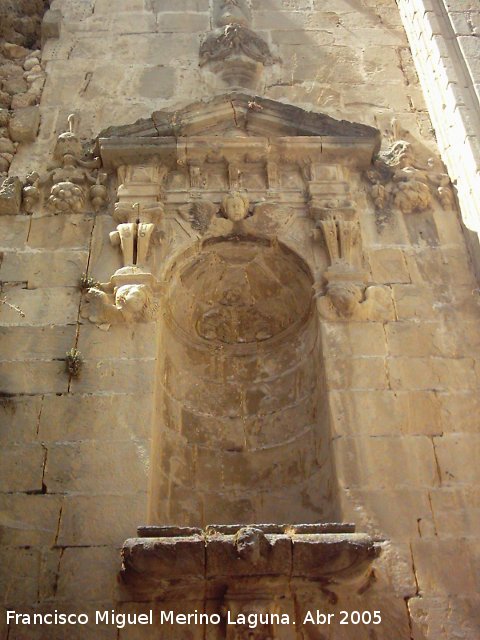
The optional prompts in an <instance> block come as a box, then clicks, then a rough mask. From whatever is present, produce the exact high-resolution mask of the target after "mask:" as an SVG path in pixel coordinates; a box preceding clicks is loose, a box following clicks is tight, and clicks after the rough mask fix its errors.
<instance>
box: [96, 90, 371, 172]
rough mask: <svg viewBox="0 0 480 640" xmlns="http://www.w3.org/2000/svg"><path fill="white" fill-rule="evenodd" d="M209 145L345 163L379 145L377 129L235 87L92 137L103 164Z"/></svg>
mask: <svg viewBox="0 0 480 640" xmlns="http://www.w3.org/2000/svg"><path fill="white" fill-rule="evenodd" d="M186 140H188V144H187V141H186ZM212 147H213V148H214V149H220V148H221V152H222V153H223V155H224V157H225V160H227V161H229V160H231V159H232V157H236V156H238V153H239V152H240V153H241V152H242V150H244V151H245V152H247V151H248V153H254V155H255V156H256V157H257V158H258V159H259V160H260V159H262V158H263V157H265V159H267V157H269V156H271V155H272V153H275V154H276V155H277V156H278V158H279V159H286V160H288V159H292V157H293V156H296V158H297V159H298V158H299V157H300V155H301V154H302V153H303V154H306V156H305V160H306V161H308V160H311V159H316V160H318V159H319V158H318V156H319V155H322V154H323V157H324V159H328V160H331V157H330V156H332V154H333V155H335V154H336V155H337V156H338V155H340V156H343V157H344V158H345V159H348V163H349V164H355V165H357V166H361V167H366V166H368V165H369V164H370V162H371V160H372V157H373V155H374V154H375V153H376V152H378V150H379V147H380V132H379V131H378V130H377V129H375V128H373V127H370V126H367V125H363V124H358V123H353V122H349V121H346V120H336V119H334V118H332V117H331V116H328V115H326V114H323V113H319V112H314V111H306V110H304V109H301V108H300V107H296V106H293V105H290V104H285V103H282V102H277V101H274V100H270V99H267V98H260V97H256V96H255V97H253V96H251V95H247V94H245V93H237V92H235V93H229V94H225V95H222V96H216V97H215V98H212V99H210V100H205V101H200V102H196V103H193V104H190V105H188V106H186V107H184V108H181V109H178V110H176V111H157V112H154V113H153V114H152V116H151V117H150V118H147V119H143V120H138V121H137V122H135V123H134V124H131V125H123V126H118V127H110V128H109V129H107V130H105V131H103V132H102V133H101V134H100V136H99V137H98V148H99V153H100V155H101V156H102V160H103V164H104V166H105V167H107V168H115V167H118V166H119V165H121V164H131V163H134V162H135V163H138V162H151V161H152V159H154V158H158V161H159V162H162V163H163V164H166V165H168V166H172V163H175V164H176V163H178V161H180V162H181V161H182V160H183V161H186V162H202V161H205V159H206V156H207V155H208V153H207V151H208V152H211V150H212ZM292 154H293V155H292ZM220 155H221V154H220ZM327 156H329V157H328V158H327Z"/></svg>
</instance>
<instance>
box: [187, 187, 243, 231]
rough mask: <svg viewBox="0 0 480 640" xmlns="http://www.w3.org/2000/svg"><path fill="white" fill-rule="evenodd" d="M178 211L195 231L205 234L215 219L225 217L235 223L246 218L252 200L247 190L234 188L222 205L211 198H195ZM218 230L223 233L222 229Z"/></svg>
mask: <svg viewBox="0 0 480 640" xmlns="http://www.w3.org/2000/svg"><path fill="white" fill-rule="evenodd" d="M178 211H179V213H180V215H181V217H182V218H183V219H184V220H186V221H187V222H188V223H189V224H190V225H191V226H192V228H193V229H195V231H199V232H200V233H201V234H202V235H203V234H205V233H206V232H207V231H208V230H209V229H210V227H211V224H212V222H213V220H214V219H217V220H218V219H219V218H220V219H221V218H223V219H224V220H229V221H230V222H232V223H233V224H234V225H235V224H236V223H239V222H241V221H242V220H245V218H247V217H248V216H249V215H250V200H249V198H248V196H247V194H246V193H245V192H240V191H235V190H232V191H230V192H229V193H228V194H227V195H226V196H225V197H224V198H223V199H222V202H221V204H220V205H218V204H215V203H214V202H211V201H210V200H193V202H191V203H190V204H188V205H186V206H185V207H180V208H179V210H178ZM228 230H229V229H228ZM228 230H227V229H225V230H224V231H225V232H226V231H228ZM218 231H220V233H221V229H218Z"/></svg>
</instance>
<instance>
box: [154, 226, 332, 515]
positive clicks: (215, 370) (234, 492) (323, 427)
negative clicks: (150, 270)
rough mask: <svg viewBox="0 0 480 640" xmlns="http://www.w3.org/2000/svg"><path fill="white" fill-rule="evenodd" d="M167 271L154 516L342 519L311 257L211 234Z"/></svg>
mask: <svg viewBox="0 0 480 640" xmlns="http://www.w3.org/2000/svg"><path fill="white" fill-rule="evenodd" d="M166 280H167V290H166V297H165V304H164V314H163V318H162V321H161V322H160V323H159V324H160V327H159V330H160V331H161V335H160V340H159V349H160V350H159V354H158V370H157V386H156V400H155V402H156V413H155V423H154V442H153V455H152V473H151V487H150V507H149V520H150V524H153V525H166V524H171V525H178V526H204V525H206V524H209V523H212V522H215V523H218V524H222V523H239V522H241V523H243V522H245V523H247V522H276V523H282V522H285V523H288V522H305V523H308V522H326V521H334V520H335V519H338V513H337V508H336V502H337V501H336V486H335V483H334V471H333V463H332V455H331V451H330V445H331V436H330V428H329V423H328V415H327V410H326V401H325V388H324V375H323V366H322V353H321V344H320V339H319V331H318V320H317V314H316V312H315V305H314V299H313V289H312V282H313V280H312V275H311V273H310V270H309V268H308V266H307V265H306V263H305V262H304V261H303V260H302V259H301V258H300V257H299V256H298V255H297V254H295V253H294V252H293V251H291V250H290V249H289V248H287V247H286V246H284V245H282V244H281V243H279V242H277V241H271V240H267V239H260V238H256V237H248V236H245V237H243V236H232V237H223V238H210V239H209V240H206V241H204V242H203V243H201V244H199V245H196V246H195V247H192V248H191V249H189V250H188V251H187V252H185V253H184V254H183V255H182V256H181V257H180V258H178V259H177V260H176V261H175V264H173V265H172V266H171V267H170V269H169V272H168V274H167V278H166Z"/></svg>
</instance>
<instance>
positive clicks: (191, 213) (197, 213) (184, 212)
mask: <svg viewBox="0 0 480 640" xmlns="http://www.w3.org/2000/svg"><path fill="white" fill-rule="evenodd" d="M218 211H219V207H218V205H217V204H215V203H214V202H211V201H210V200H194V201H193V202H192V203H191V204H189V205H187V206H186V207H180V209H179V213H180V215H181V216H182V218H183V219H184V220H186V221H187V222H188V223H190V224H191V226H192V229H195V231H199V232H200V233H201V234H204V233H206V231H207V230H208V228H209V226H210V223H211V221H212V219H213V217H214V216H215V215H216V214H217V213H218Z"/></svg>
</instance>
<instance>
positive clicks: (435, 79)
mask: <svg viewBox="0 0 480 640" xmlns="http://www.w3.org/2000/svg"><path fill="white" fill-rule="evenodd" d="M399 7H400V12H401V15H402V18H403V21H404V24H405V30H406V32H407V35H408V38H409V42H410V45H411V48H412V52H413V54H414V56H415V63H416V68H417V70H418V73H419V76H420V80H421V83H422V87H423V89H424V91H425V97H426V101H427V104H428V108H429V111H430V114H431V117H432V122H433V125H434V127H435V132H436V135H437V140H438V145H439V149H440V152H441V154H442V158H443V160H444V162H445V164H446V165H447V168H448V171H449V173H450V176H451V177H452V180H454V181H455V184H456V186H457V193H458V198H459V203H460V207H461V211H462V215H463V220H464V222H465V225H466V227H467V229H469V230H470V231H473V232H475V233H476V234H477V235H478V233H479V232H480V213H479V211H478V203H477V198H476V196H475V194H476V193H477V191H478V168H479V163H480V148H479V145H478V136H479V126H480V125H479V113H480V111H479V108H480V105H479V89H478V87H479V80H480V68H479V59H480V47H479V46H478V25H479V16H480V3H479V2H477V0H471V1H470V2H449V1H448V0H446V1H443V0H442V2H409V1H407V2H399ZM467 237H468V236H467ZM470 242H471V245H472V256H473V259H474V261H475V264H476V269H477V273H478V272H479V271H478V270H479V265H480V259H479V255H480V251H479V247H478V239H477V238H476V237H475V235H474V234H471V240H470Z"/></svg>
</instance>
